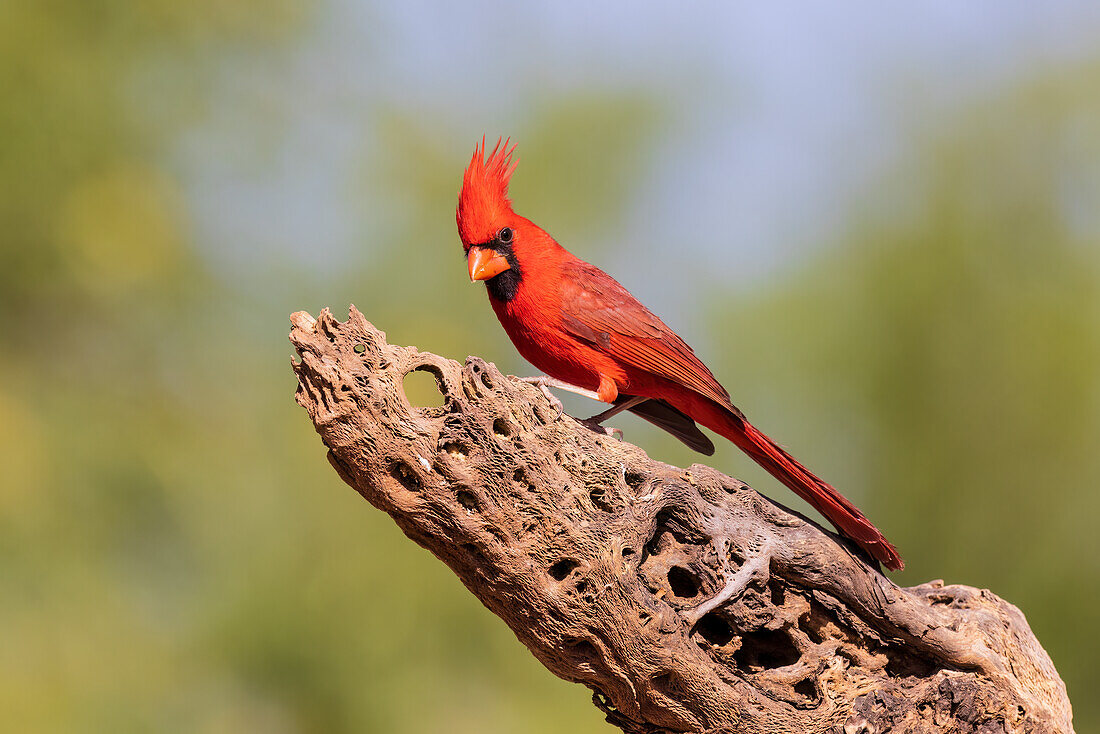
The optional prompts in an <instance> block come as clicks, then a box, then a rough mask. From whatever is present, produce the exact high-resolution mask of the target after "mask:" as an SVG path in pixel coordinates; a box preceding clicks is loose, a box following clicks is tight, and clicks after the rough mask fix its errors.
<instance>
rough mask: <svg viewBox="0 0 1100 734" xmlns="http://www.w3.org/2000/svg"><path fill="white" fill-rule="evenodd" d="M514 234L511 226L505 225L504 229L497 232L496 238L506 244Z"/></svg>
mask: <svg viewBox="0 0 1100 734" xmlns="http://www.w3.org/2000/svg"><path fill="white" fill-rule="evenodd" d="M514 236H515V233H514V232H513V231H512V228H511V227H505V228H504V229H502V230H500V231H499V232H497V239H498V240H500V242H501V243H502V244H505V245H507V244H508V243H509V242H511V241H512V238H513V237H514Z"/></svg>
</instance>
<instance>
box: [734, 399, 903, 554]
mask: <svg viewBox="0 0 1100 734" xmlns="http://www.w3.org/2000/svg"><path fill="white" fill-rule="evenodd" d="M727 426H728V430H726V431H719V433H721V434H722V435H724V436H725V437H726V438H728V439H729V440H730V441H732V442H733V443H734V444H736V445H737V447H738V448H740V449H741V450H742V451H744V452H745V453H746V454H748V455H749V456H750V457H752V459H753V461H755V462H756V463H757V464H759V465H760V466H761V467H763V468H764V469H765V470H767V472H768V473H769V474H771V475H772V476H773V477H775V478H776V479H778V480H779V481H781V482H783V484H785V485H787V486H788V487H789V488H790V489H791V490H792V491H793V492H794V493H795V494H797V495H798V496H799V497H801V498H802V499H804V500H806V502H808V503H810V505H811V506H812V507H813V508H814V509H815V510H817V511H818V512H820V513H821V514H822V515H824V516H825V517H826V519H828V520H829V522H831V523H832V524H833V525H835V526H836V528H837V530H839V531H840V532H841V534H842V535H844V536H846V537H848V538H851V539H852V540H853V541H855V543H856V544H857V545H859V546H860V547H861V548H863V549H864V550H865V551H867V553H869V554H870V555H871V557H872V558H875V559H876V560H878V561H879V562H881V563H882V564H883V565H884V566H886V567H887V568H889V569H890V570H893V571H899V570H901V569H902V568H904V567H905V562H904V561H903V560H902V559H901V556H900V555H899V554H898V551H897V549H896V548H895V547H894V546H893V545H891V544H890V542H889V541H888V540H886V538H885V537H883V535H882V533H881V532H879V530H878V528H876V527H875V526H874V525H873V524H872V523H871V521H870V520H868V519H867V518H866V517H865V516H864V514H863V513H862V512H860V511H859V509H858V508H857V507H856V506H855V505H853V504H852V503H851V502H849V501H848V498H846V497H845V496H844V495H842V494H841V493H840V492H838V491H837V490H836V489H834V488H833V487H832V486H831V485H830V484H828V483H827V482H825V481H824V480H822V479H820V478H818V477H817V476H815V475H814V474H813V472H811V471H810V470H809V469H807V468H806V467H804V466H802V464H800V463H799V462H798V460H797V459H795V458H794V457H793V456H791V455H790V454H788V453H787V452H786V451H784V450H783V448H782V447H780V446H779V445H778V444H777V443H776V442H775V441H773V440H771V439H770V438H768V436H766V435H765V434H764V433H762V432H761V431H760V430H758V429H757V428H756V427H755V426H753V425H752V424H751V423H749V422H748V421H746V420H743V419H741V418H738V417H736V416H731V417H730V419H729V420H728V421H727Z"/></svg>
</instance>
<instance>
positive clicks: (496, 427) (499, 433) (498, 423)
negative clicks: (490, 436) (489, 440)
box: [493, 418, 514, 438]
mask: <svg viewBox="0 0 1100 734" xmlns="http://www.w3.org/2000/svg"><path fill="white" fill-rule="evenodd" d="M513 432H514V431H513V429H512V424H511V423H509V422H508V421H507V420H506V419H504V418H497V419H496V420H495V421H493V433H494V434H496V437H497V438H508V437H509V436H511V435H512V433H513Z"/></svg>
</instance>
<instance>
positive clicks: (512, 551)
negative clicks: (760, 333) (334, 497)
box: [290, 308, 1072, 734]
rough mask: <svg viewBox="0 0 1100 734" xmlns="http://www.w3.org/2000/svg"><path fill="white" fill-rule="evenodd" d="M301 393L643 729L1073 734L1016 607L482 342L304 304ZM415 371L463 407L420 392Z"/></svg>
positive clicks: (377, 488) (420, 533)
mask: <svg viewBox="0 0 1100 734" xmlns="http://www.w3.org/2000/svg"><path fill="white" fill-rule="evenodd" d="M291 320H292V322H293V325H294V328H293V330H292V331H291V334H290V339H291V341H292V342H293V344H294V346H295V348H296V349H297V351H298V353H299V354H300V355H301V361H300V362H297V363H295V364H294V371H295V372H296V373H297V375H298V381H299V387H298V393H297V400H298V402H299V403H300V404H301V405H302V406H303V407H305V408H306V410H308V411H309V415H310V418H311V419H312V420H313V423H314V425H315V426H316V428H317V432H318V433H319V434H320V435H321V439H322V440H323V441H324V443H325V445H326V446H327V447H328V448H329V453H328V457H329V460H330V461H331V463H332V465H333V466H334V467H335V468H336V471H337V472H338V473H339V474H340V476H341V477H342V478H343V479H344V481H345V482H347V483H348V484H350V485H351V486H352V487H353V488H355V489H356V490H357V491H358V492H359V493H360V494H362V495H363V496H364V497H365V498H366V499H367V500H369V501H370V503H371V504H373V505H374V506H375V507H377V508H378V509H380V510H383V511H385V512H386V513H388V514H389V515H390V516H391V517H393V519H394V520H395V521H396V522H397V524H398V525H399V526H400V527H401V529H402V530H403V531H404V532H405V534H406V535H408V536H409V538H411V539H412V540H414V541H415V542H416V543H418V544H420V545H422V546H423V547H425V548H427V549H428V550H430V551H431V552H432V553H433V554H435V555H436V556H437V557H438V558H439V559H440V560H441V561H443V562H444V563H446V564H447V565H448V566H449V567H450V568H451V569H452V570H453V571H454V572H455V573H456V574H458V576H459V578H461V579H462V582H463V583H464V584H465V585H466V587H467V588H468V589H469V590H470V591H471V592H473V594H474V595H475V596H477V598H478V599H480V600H481V601H482V603H484V604H485V606H487V607H488V608H489V609H490V610H491V611H492V612H493V613H494V614H496V615H498V616H499V617H500V618H501V619H503V620H504V621H505V623H507V624H508V626H509V627H511V628H512V630H513V631H514V632H515V634H516V635H517V636H518V637H519V639H520V640H521V641H522V642H523V643H524V644H525V645H526V646H527V647H528V648H529V649H530V650H531V652H532V653H533V654H534V655H535V656H536V657H537V658H538V659H539V660H540V661H541V662H542V663H543V664H544V665H545V666H546V667H547V668H549V669H550V670H551V671H552V672H553V673H555V674H556V675H558V676H560V677H562V678H564V679H566V680H570V681H576V682H578V683H583V684H584V685H586V686H588V687H589V688H590V689H592V691H593V692H594V696H593V700H594V702H595V703H596V705H597V706H598V707H600V708H601V709H602V710H603V711H604V712H605V713H606V715H607V720H608V721H609V722H611V723H613V724H615V725H617V726H619V727H620V728H621V729H623V730H624V731H626V732H631V733H635V732H638V733H641V732H664V731H670V732H746V733H748V732H752V733H753V734H759V733H767V732H784V733H786V732H844V733H845V734H852V733H854V732H886V731H890V732H982V733H983V734H987V733H990V732H1062V733H1065V732H1072V724H1071V711H1070V704H1069V701H1068V699H1067V698H1066V692H1065V686H1064V685H1063V683H1062V681H1061V679H1060V678H1059V677H1058V673H1057V672H1056V671H1055V669H1054V666H1053V665H1052V664H1051V661H1050V659H1049V657H1048V656H1047V655H1046V653H1045V652H1044V651H1043V649H1042V648H1041V647H1040V646H1039V643H1038V642H1037V641H1036V639H1035V637H1034V636H1033V635H1032V633H1031V630H1030V629H1029V628H1028V625H1027V622H1026V621H1025V620H1024V617H1023V615H1022V614H1021V613H1020V611H1019V610H1018V609H1016V607H1014V606H1012V605H1011V604H1009V603H1007V602H1005V601H1004V600H1002V599H1000V598H998V597H997V596H995V595H994V594H992V593H990V592H989V591H985V590H978V589H973V588H970V587H966V586H944V585H943V583H942V582H940V581H933V582H931V583H927V584H922V585H921V586H915V587H912V588H908V589H903V588H900V587H898V586H896V585H895V584H893V583H892V582H891V581H890V580H889V579H887V578H885V577H884V576H882V575H881V574H880V573H878V572H877V571H876V570H874V569H872V568H870V567H868V566H867V565H866V564H865V563H863V562H862V561H861V560H859V559H858V558H856V557H854V556H853V555H852V553H851V552H850V551H849V550H847V549H846V547H845V546H844V545H842V544H840V543H838V542H837V540H836V538H835V537H834V536H833V535H832V534H830V533H828V532H825V531H823V530H822V529H821V528H819V527H818V526H816V525H815V524H813V523H812V522H809V521H808V520H806V519H805V518H803V517H801V516H800V515H798V514H796V513H793V512H791V511H789V510H787V509H785V508H783V507H781V506H778V505H776V504H774V503H772V502H770V501H769V500H767V499H765V498H763V497H761V496H760V495H759V494H757V493H756V492H755V491H754V490H752V489H751V488H749V487H748V486H746V485H745V484H744V483H743V482H740V481H738V480H736V479H732V478H730V477H728V476H726V475H724V474H721V473H719V472H718V471H715V470H714V469H711V468H709V467H706V466H702V465H698V464H697V465H694V466H692V467H690V468H688V469H686V470H685V469H680V468H677V467H674V466H669V465H667V464H662V463H661V462H658V461H654V460H652V459H650V458H649V457H648V456H646V454H645V453H644V452H643V451H642V450H641V449H639V448H637V447H636V446H632V445H631V444H629V443H626V442H621V441H617V440H615V439H612V438H608V437H606V436H602V435H598V434H597V433H595V432H593V431H591V430H589V429H588V428H586V427H584V426H582V425H580V424H579V423H577V422H576V421H574V420H573V419H572V418H570V417H568V416H561V417H557V415H556V411H555V410H554V409H553V408H552V407H551V406H550V404H549V402H548V401H547V400H546V398H545V397H544V396H543V395H542V394H540V392H539V390H538V389H536V388H535V387H532V386H531V385H528V384H525V383H522V382H519V381H518V380H516V379H515V378H512V377H506V376H504V375H502V374H501V373H500V372H499V371H497V369H496V368H495V367H494V366H493V365H491V364H488V363H486V362H484V361H482V360H480V359H478V358H476V357H470V358H469V359H467V361H466V364H465V365H460V364H458V363H457V362H454V361H452V360H449V359H444V358H442V357H439V356H436V355H434V354H429V353H425V352H419V351H417V350H416V349H415V348H411V347H398V346H393V345H390V344H387V343H386V340H385V335H384V334H382V333H381V332H379V331H377V330H376V329H375V328H374V327H373V326H372V325H371V324H369V323H368V322H367V321H366V320H365V319H364V318H363V316H362V314H360V313H359V312H358V311H357V310H355V309H354V308H352V310H351V316H350V318H349V320H348V321H347V322H345V323H339V322H338V321H337V320H336V319H335V318H333V316H332V314H331V313H329V312H328V311H327V310H325V311H322V312H321V314H320V317H319V318H318V319H317V320H314V319H313V318H312V317H311V316H310V315H309V314H306V313H304V312H299V313H296V314H294V315H293V316H292V317H291ZM413 370H425V371H427V372H430V373H432V374H433V375H435V378H436V380H437V384H438V386H439V389H440V391H441V392H442V393H443V396H444V398H445V402H444V404H443V405H442V406H439V407H433V408H418V407H415V406H412V405H410V404H409V402H408V400H407V398H406V397H405V393H404V390H403V387H402V385H403V380H404V378H405V376H406V375H407V374H408V373H409V372H410V371H413Z"/></svg>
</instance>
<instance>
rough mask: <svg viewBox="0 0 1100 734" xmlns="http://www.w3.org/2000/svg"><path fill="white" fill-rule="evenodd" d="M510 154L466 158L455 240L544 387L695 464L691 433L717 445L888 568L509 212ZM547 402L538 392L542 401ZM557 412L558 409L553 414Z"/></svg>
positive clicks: (630, 319) (563, 253)
mask: <svg viewBox="0 0 1100 734" xmlns="http://www.w3.org/2000/svg"><path fill="white" fill-rule="evenodd" d="M514 151H515V146H514V145H513V146H512V147H511V148H509V146H508V141H505V142H504V143H503V144H501V143H500V141H498V142H497V145H496V147H495V148H493V150H492V152H491V153H490V154H489V156H488V158H486V157H485V142H484V140H482V142H481V143H480V144H479V145H478V146H477V147H476V148H475V149H474V155H473V158H472V159H471V160H470V165H469V166H467V168H466V173H465V176H464V177H463V180H462V190H461V192H460V193H459V198H458V211H457V220H458V232H459V236H460V237H461V238H462V245H463V247H464V248H465V250H466V256H467V262H468V264H469V268H470V279H471V280H472V281H477V280H482V281H485V285H486V290H487V291H488V293H489V303H491V304H492V306H493V310H494V311H496V314H497V318H498V319H500V323H501V324H502V325H503V326H504V330H505V331H506V332H508V336H509V337H511V339H512V343H513V344H515V345H516V349H518V350H519V353H520V354H521V355H523V357H524V358H525V359H527V361H529V362H530V363H531V364H533V365H534V366H535V367H537V368H538V369H540V370H542V371H543V372H545V373H546V374H547V375H548V376H549V378H550V379H546V378H540V379H539V380H537V382H539V384H540V385H541V386H542V387H543V389H544V391H546V390H545V387H546V385H552V386H555V387H564V388H567V389H573V390H574V391H575V392H580V393H581V394H586V395H589V396H590V397H594V398H596V399H598V400H601V401H603V402H606V403H612V408H611V409H610V410H607V411H605V412H604V413H602V414H600V415H598V416H595V417H594V418H593V419H590V421H589V422H590V424H591V423H593V422H594V423H599V422H600V421H602V420H605V419H606V418H608V417H610V416H611V415H614V414H616V413H618V412H620V411H622V410H630V411H631V412H633V413H635V414H637V415H639V416H641V417H642V418H644V419H646V420H648V421H650V422H651V423H654V424H655V425H657V426H660V427H661V428H663V429H665V430H667V431H669V432H670V433H672V434H673V435H675V436H676V437H677V438H679V439H680V440H681V441H683V442H684V443H685V444H687V445H688V446H690V447H691V448H693V449H695V450H696V451H699V452H701V453H703V454H707V455H710V454H712V453H714V445H713V444H712V443H711V442H710V440H709V439H708V438H707V437H706V436H705V435H704V434H703V433H702V431H700V430H699V428H698V427H697V426H696V422H698V423H701V424H702V425H704V426H706V427H707V428H709V429H711V430H712V431H715V432H716V433H719V434H721V435H722V436H725V437H726V438H727V439H729V440H730V441H732V442H733V443H734V444H736V445H737V447H738V448H740V449H741V450H742V451H744V452H745V453H746V454H748V455H749V456H750V457H752V459H753V461H755V462H756V463H758V464H759V465H760V466H762V467H763V468H764V469H766V470H767V471H768V473H770V474H771V475H772V476H773V477H775V478H776V479H778V480H779V481H781V482H783V484H785V485H787V486H788V487H790V488H791V489H792V490H794V492H795V493H796V494H797V495H798V496H799V497H801V498H802V499H804V500H806V501H807V502H809V503H810V504H811V505H812V506H813V507H814V509H816V510H817V511H818V512H820V513H821V514H822V515H824V516H825V517H826V518H828V520H829V521H830V522H831V523H832V524H833V525H834V526H836V528H837V530H838V531H839V532H840V533H841V534H842V535H845V536H847V537H848V538H850V539H851V540H853V541H854V542H855V543H856V544H857V545H858V546H859V547H860V548H862V549H863V550H865V551H866V552H867V553H868V554H870V556H871V557H872V558H874V559H876V560H878V561H880V562H882V563H883V564H884V565H885V566H886V567H887V568H889V569H893V570H898V569H901V568H902V567H903V565H904V564H903V562H902V560H901V556H899V555H898V552H897V550H896V549H895V548H894V546H892V545H891V544H890V543H889V542H888V541H887V540H886V538H884V537H883V536H882V533H880V532H879V531H878V529H877V528H876V527H875V526H874V525H872V524H871V521H870V520H868V519H867V518H866V517H864V516H863V513H862V512H860V511H859V510H858V509H857V508H856V507H855V505H853V504H852V503H851V502H849V501H848V500H847V499H846V498H845V497H844V496H843V495H841V494H840V492H838V491H836V490H835V489H833V487H831V486H830V485H828V484H827V483H825V482H824V481H822V480H821V479H819V478H818V477H816V476H815V475H814V474H813V473H812V472H810V471H809V470H808V469H807V468H806V467H804V466H802V464H800V463H798V461H796V460H795V459H794V457H792V456H791V455H790V454H788V453H787V452H786V451H784V450H783V449H782V448H780V447H779V446H778V445H777V444H776V443H775V442H774V441H772V440H771V439H770V438H768V437H767V436H765V435H764V434H763V433H761V432H760V431H759V430H757V429H756V428H755V427H754V426H753V425H752V424H751V423H749V422H748V421H747V420H746V419H745V416H744V414H743V413H742V412H741V411H740V410H738V409H737V408H736V407H734V405H733V403H732V402H730V397H729V393H728V392H726V390H725V389H724V388H723V387H722V386H721V385H720V384H719V383H718V381H717V380H716V379H715V378H714V375H712V374H711V372H710V370H709V369H707V367H706V366H705V365H704V364H703V363H702V362H701V361H700V360H699V358H698V357H696V356H695V353H694V352H693V351H692V349H691V347H689V346H688V345H687V344H686V343H685V342H684V340H683V339H681V338H680V337H679V336H677V335H676V333H675V332H674V331H673V330H672V329H670V328H669V327H668V326H666V325H665V323H664V322H663V321H661V320H660V319H659V318H657V317H656V316H654V315H653V314H652V313H651V312H650V311H649V309H647V308H646V307H645V306H643V305H642V304H641V303H639V302H638V300H637V299H636V298H634V296H632V295H630V293H629V292H627V290H626V289H625V288H623V287H622V286H621V285H619V283H618V282H617V281H615V279H614V278H612V277H611V276H610V275H608V274H607V273H605V272H604V271H602V270H600V269H599V268H597V267H596V266H595V265H590V264H589V263H586V262H585V261H584V260H581V259H580V258H577V257H575V256H574V255H572V254H571V253H569V252H568V251H567V250H566V249H565V248H563V247H562V246H561V245H559V244H558V243H557V242H555V241H554V239H553V238H552V237H551V236H550V235H548V234H547V233H546V232H544V231H543V230H542V229H540V228H539V227H537V226H536V225H535V224H534V223H532V222H531V221H530V220H528V219H526V218H524V217H521V216H520V215H518V214H516V213H515V212H514V211H512V203H511V201H510V200H509V199H508V181H509V179H510V178H511V176H512V172H513V171H514V170H515V166H516V164H515V163H513V162H512V153H513V152H514ZM548 394H549V393H548ZM559 405H560V403H559Z"/></svg>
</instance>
